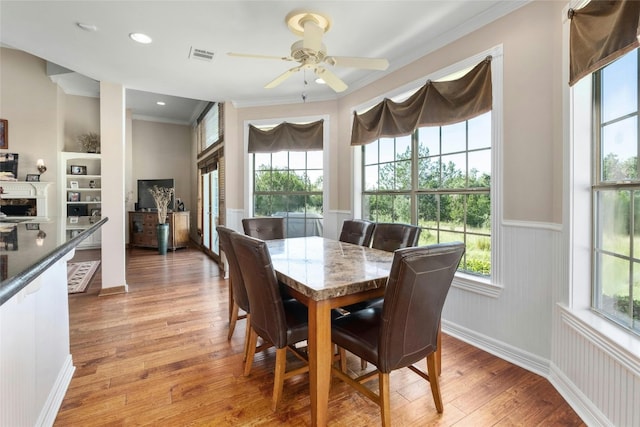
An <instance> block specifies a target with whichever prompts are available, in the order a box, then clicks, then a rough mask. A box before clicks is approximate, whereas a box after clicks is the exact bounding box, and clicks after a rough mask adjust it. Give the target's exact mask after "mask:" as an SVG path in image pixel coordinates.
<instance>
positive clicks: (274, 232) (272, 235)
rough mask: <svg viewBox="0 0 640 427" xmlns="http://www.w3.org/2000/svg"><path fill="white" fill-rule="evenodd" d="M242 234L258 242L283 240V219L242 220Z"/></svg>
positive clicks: (257, 218) (258, 218) (267, 217)
mask: <svg viewBox="0 0 640 427" xmlns="http://www.w3.org/2000/svg"><path fill="white" fill-rule="evenodd" d="M242 228H243V229H244V234H246V235H247V236H251V237H255V238H256V239H260V240H275V239H284V238H285V237H286V235H285V227H284V218H283V217H271V216H266V217H256V218H244V219H243V220H242Z"/></svg>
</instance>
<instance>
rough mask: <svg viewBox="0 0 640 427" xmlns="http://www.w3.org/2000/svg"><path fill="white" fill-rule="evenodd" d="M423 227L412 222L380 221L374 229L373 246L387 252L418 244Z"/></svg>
mask: <svg viewBox="0 0 640 427" xmlns="http://www.w3.org/2000/svg"><path fill="white" fill-rule="evenodd" d="M420 231H421V228H420V227H418V226H416V225H411V224H399V223H388V222H379V223H376V226H375V228H374V230H373V236H372V237H371V247H372V248H374V249H381V250H383V251H387V252H393V251H395V250H397V249H402V248H408V247H411V246H416V245H417V244H418V241H419V239H420Z"/></svg>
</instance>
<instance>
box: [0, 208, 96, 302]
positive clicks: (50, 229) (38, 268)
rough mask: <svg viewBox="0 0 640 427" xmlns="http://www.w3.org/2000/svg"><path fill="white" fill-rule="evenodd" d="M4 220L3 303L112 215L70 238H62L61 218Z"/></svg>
mask: <svg viewBox="0 0 640 427" xmlns="http://www.w3.org/2000/svg"><path fill="white" fill-rule="evenodd" d="M61 220H62V221H66V218H62V219H57V218H48V219H46V220H38V219H26V220H24V221H22V222H18V223H13V222H5V221H12V219H5V220H3V219H0V280H1V281H0V305H2V304H4V303H5V302H6V301H8V300H9V299H10V298H11V297H13V296H14V295H15V294H17V293H18V292H20V291H21V290H22V289H23V288H24V287H25V286H27V285H28V284H29V283H30V282H31V281H32V280H33V279H35V278H36V277H38V276H39V275H40V274H41V273H42V272H43V271H45V270H46V269H47V268H49V267H51V266H52V265H53V264H55V263H56V262H57V261H58V260H59V259H61V258H62V257H63V256H64V255H66V254H67V253H69V252H70V251H71V250H73V249H74V248H75V247H76V246H78V244H80V242H82V241H83V240H84V239H86V238H87V237H89V236H90V235H91V234H92V233H94V232H95V231H96V230H98V229H99V228H100V227H102V225H103V224H104V223H105V222H107V221H108V220H109V218H106V217H105V218H102V219H101V220H100V221H98V222H96V223H95V224H92V225H91V227H89V228H88V229H86V230H83V231H82V232H81V233H80V234H78V235H77V236H75V237H74V238H72V239H70V240H67V241H60V237H58V236H59V234H60V233H59V232H58V230H60V229H61V224H60V221H61Z"/></svg>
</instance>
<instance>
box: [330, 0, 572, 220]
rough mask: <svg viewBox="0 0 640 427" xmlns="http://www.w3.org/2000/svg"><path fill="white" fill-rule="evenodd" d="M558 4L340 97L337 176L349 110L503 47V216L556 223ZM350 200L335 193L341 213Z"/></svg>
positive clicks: (534, 7)
mask: <svg viewBox="0 0 640 427" xmlns="http://www.w3.org/2000/svg"><path fill="white" fill-rule="evenodd" d="M564 5H565V3H564V2H533V3H531V4H529V5H527V6H524V7H522V8H521V9H519V10H517V11H516V12H513V13H511V14H510V15H507V16H506V17H504V18H502V19H500V20H498V21H496V22H494V23H492V24H490V25H488V26H486V27H483V28H481V29H479V30H478V31H475V32H473V33H471V34H470V35H468V36H466V37H463V38H461V39H460V40H458V41H456V42H454V43H451V44H450V45H448V46H446V47H444V48H442V49H439V50H437V51H436V52H433V53H432V54H430V55H427V56H425V57H423V58H421V59H419V60H418V61H415V62H414V63H412V64H410V65H408V66H406V67H404V68H403V69H401V70H398V71H397V72H395V73H393V74H392V75H389V76H388V77H386V78H384V79H381V80H380V81H378V82H376V83H375V84H374V85H371V86H369V87H366V88H364V89H362V90H359V91H357V92H355V93H353V94H350V95H349V96H347V97H344V98H343V99H341V100H340V108H339V114H340V119H341V124H340V130H339V141H338V146H339V147H340V149H341V151H340V162H341V163H340V164H341V167H340V171H341V176H340V179H347V178H348V176H346V175H348V173H349V172H348V169H347V167H348V165H343V163H344V159H346V158H347V157H349V147H348V143H349V138H350V136H351V127H350V124H351V119H350V114H351V113H352V111H353V108H354V107H355V106H358V105H361V104H363V103H366V102H367V101H368V100H370V99H374V98H376V97H378V96H380V95H381V93H385V92H389V91H392V90H393V89H395V88H398V87H400V86H402V85H403V84H407V83H410V82H412V81H416V80H418V79H421V78H423V77H426V76H428V75H429V74H431V73H434V72H436V71H438V70H440V69H443V68H445V67H447V66H450V65H452V64H455V63H457V62H459V61H462V60H464V59H466V58H468V57H471V56H473V55H475V54H478V53H480V52H483V51H486V50H488V49H490V48H492V47H494V46H497V45H500V44H502V45H503V48H504V104H503V105H504V106H503V110H504V119H503V130H504V139H503V141H504V161H503V171H504V180H503V182H504V197H503V202H504V218H505V219H509V220H519V221H540V222H552V223H560V222H561V221H562V210H561V204H562V199H561V198H562V193H561V189H562V171H561V166H562V165H561V163H560V162H559V161H556V159H561V158H562V139H561V138H562V133H561V131H562V129H561V121H560V119H561V110H560V108H561V105H560V102H561V99H562V96H561V92H560V83H561V82H558V81H557V80H558V76H559V75H560V73H559V71H558V67H559V66H560V63H561V47H562V38H561V36H562V35H561V28H562V27H561V11H562V8H563V7H564ZM350 197H351V196H350V195H348V194H345V193H344V192H342V193H340V209H347V208H348V207H349V201H350Z"/></svg>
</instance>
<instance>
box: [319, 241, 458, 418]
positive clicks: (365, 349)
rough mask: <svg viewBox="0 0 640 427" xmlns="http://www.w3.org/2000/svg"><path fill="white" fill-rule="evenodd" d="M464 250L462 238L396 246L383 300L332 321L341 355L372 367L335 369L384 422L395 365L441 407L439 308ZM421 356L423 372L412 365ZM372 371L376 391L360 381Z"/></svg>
mask: <svg viewBox="0 0 640 427" xmlns="http://www.w3.org/2000/svg"><path fill="white" fill-rule="evenodd" d="M464 251H465V246H464V244H463V243H460V242H455V243H442V244H438V245H431V246H421V247H415V248H405V249H400V250H397V251H396V252H395V254H394V258H393V263H392V265H391V272H390V274H389V279H388V280H387V286H386V289H385V297H384V301H383V303H382V305H381V306H374V307H370V308H366V309H364V310H360V311H357V312H354V313H351V314H348V315H345V316H342V317H339V318H337V319H334V320H333V322H332V326H331V339H332V340H333V342H334V343H335V344H336V345H338V347H339V348H340V356H341V360H342V361H343V360H344V356H345V352H344V350H347V351H349V352H351V353H353V354H355V355H356V356H358V357H360V358H361V359H363V360H366V361H368V362H370V363H372V364H374V365H375V366H376V370H374V371H372V372H370V373H367V374H365V375H363V376H361V377H359V378H352V377H350V376H349V375H347V373H346V369H345V365H346V364H345V363H344V362H341V367H340V369H337V368H333V373H334V375H335V376H337V377H338V378H340V379H342V380H343V381H345V382H346V383H348V384H350V385H352V386H353V387H354V388H356V390H358V391H360V392H361V393H362V394H364V395H365V396H366V397H368V398H370V399H371V400H373V401H374V402H375V403H377V404H378V405H379V406H380V410H381V416H382V425H383V426H389V425H391V413H390V407H391V405H390V402H389V374H390V373H391V371H394V370H396V369H400V368H404V367H408V368H410V369H411V370H412V371H414V372H416V373H417V374H418V375H420V376H421V377H423V378H424V379H426V380H427V381H429V383H430V385H431V394H432V395H433V400H434V402H435V406H436V409H437V411H438V412H439V413H441V412H442V411H443V406H442V397H441V395H440V385H439V382H438V372H437V369H438V367H437V366H436V365H437V364H436V357H435V354H436V350H437V346H438V331H439V327H440V316H441V314H442V307H443V306H444V302H445V299H446V297H447V293H448V292H449V288H450V287H451V281H452V280H453V275H454V274H455V272H456V269H457V268H458V264H459V263H460V259H461V258H462V255H463V254H464ZM425 357H426V359H427V373H425V372H424V371H423V370H421V369H418V368H417V367H415V366H413V365H414V364H415V363H417V362H419V361H420V360H422V359H424V358H425ZM376 373H377V374H378V381H379V385H378V388H379V394H376V393H374V392H373V391H371V389H369V388H367V387H365V386H363V385H362V382H364V381H366V380H368V379H371V377H372V376H373V375H375V374H376Z"/></svg>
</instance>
